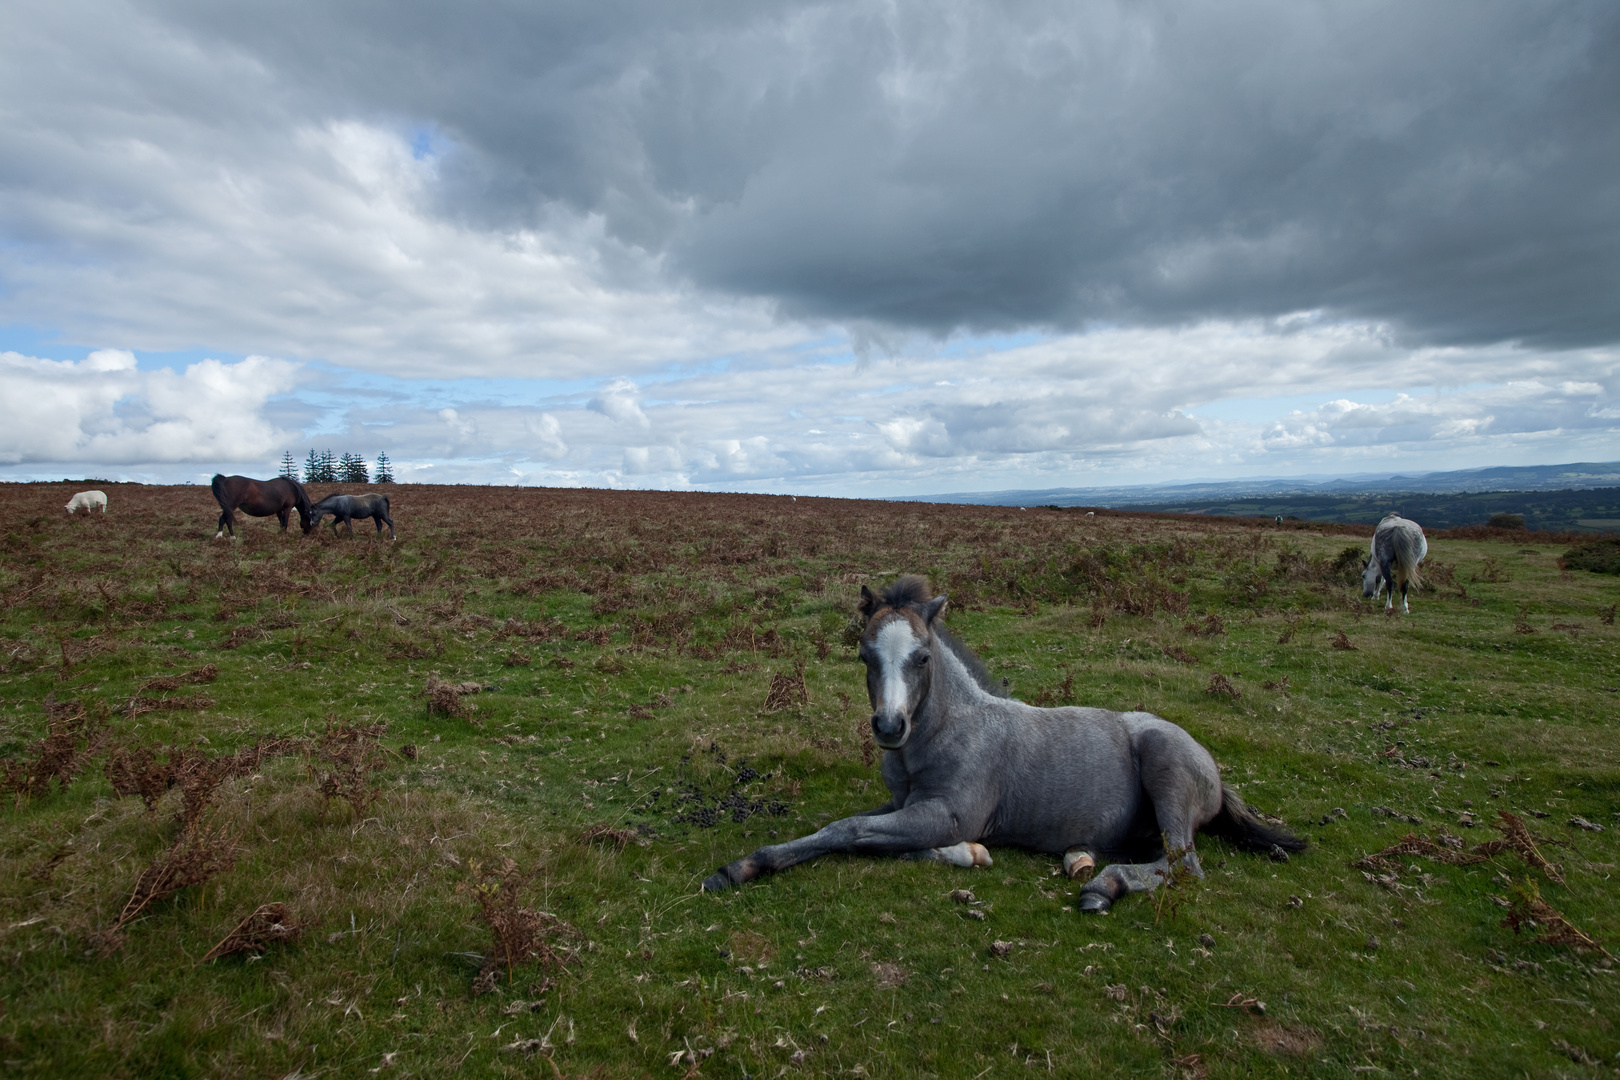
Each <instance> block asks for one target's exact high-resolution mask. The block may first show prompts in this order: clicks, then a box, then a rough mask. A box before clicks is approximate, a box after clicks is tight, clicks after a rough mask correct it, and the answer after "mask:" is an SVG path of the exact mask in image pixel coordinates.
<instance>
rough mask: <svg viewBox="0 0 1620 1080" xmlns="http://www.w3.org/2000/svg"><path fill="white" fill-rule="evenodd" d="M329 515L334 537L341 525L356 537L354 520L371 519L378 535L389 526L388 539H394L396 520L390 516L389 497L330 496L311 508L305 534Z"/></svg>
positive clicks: (370, 494) (375, 494)
mask: <svg viewBox="0 0 1620 1080" xmlns="http://www.w3.org/2000/svg"><path fill="white" fill-rule="evenodd" d="M327 514H331V515H332V535H333V536H336V535H337V528H338V526H339V525H344V526H347V527H348V530H349V535H350V536H353V535H354V519H355V518H370V519H371V520H373V521H375V522H376V523H377V535H379V536H381V535H382V530H383V524H384V523H387V525H388V539H390V540H392V539H393V538H394V519H393V518H391V517H389V516H388V496H386V495H379V494H377V493H376V492H371V493H369V494H366V495H328V496H327V497H326V498H324V499H322V500H321V501H320V502H318V503H316V504H315V505H314V506H312V507H310V508H309V524H308V525H306V526H305V527H304V532H305V533H308V532H309V531H310V530H312V529H314V528H316V527H317V526H319V525H320V523H321V519H322V518H324V517H326V515H327Z"/></svg>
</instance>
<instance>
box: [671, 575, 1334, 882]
mask: <svg viewBox="0 0 1620 1080" xmlns="http://www.w3.org/2000/svg"><path fill="white" fill-rule="evenodd" d="M944 608H945V597H943V596H939V597H930V596H929V591H928V583H927V582H926V581H924V580H923V579H922V578H920V577H912V576H908V577H903V578H901V579H900V580H898V581H896V582H895V583H894V584H893V585H891V586H889V588H888V589H886V590H884V593H883V595H882V596H881V597H878V596H874V595H873V594H872V592H871V590H869V589H866V588H864V587H863V588H862V589H861V613H862V614H863V615H865V616H866V629H865V632H864V633H863V634H862V636H861V644H860V658H861V660H862V661H863V662H864V663H865V664H866V689H867V694H868V695H869V696H870V697H871V699H872V735H873V738H874V739H875V740H876V742H877V744H878V745H879V746H881V747H882V748H883V749H884V751H885V753H884V755H883V782H884V783H885V784H887V785H888V788H889V791H890V793H891V794H892V795H893V798H892V799H890V801H889V802H887V803H885V804H884V805H883V806H880V807H878V808H877V809H875V810H868V811H866V812H865V813H862V814H857V815H855V816H854V817H848V818H844V819H843V820H841V821H834V822H832V823H831V824H829V825H827V826H826V827H824V828H822V829H820V830H819V831H817V832H815V833H813V834H811V835H810V836H806V837H803V838H801V839H798V840H791V841H789V842H787V843H785V844H772V845H771V846H769V847H763V848H760V849H759V850H758V851H756V852H754V853H753V854H752V855H749V856H746V857H745V858H741V859H738V860H737V861H736V862H734V863H731V864H729V865H727V866H723V867H721V868H720V870H719V871H718V872H717V873H715V874H714V875H713V876H711V877H710V878H709V879H708V880H707V881H705V882H704V883H703V887H704V888H705V889H706V890H708V891H711V892H718V891H720V890H722V889H726V888H729V887H731V886H733V885H741V884H743V883H744V882H746V881H751V880H752V879H754V878H756V877H758V876H759V875H760V874H762V873H766V872H768V871H777V870H785V869H787V868H788V867H790V866H793V865H795V864H796V863H801V862H805V861H806V860H808V859H814V858H816V857H817V856H820V855H826V854H828V853H830V852H849V853H859V854H865V855H898V856H906V857H911V858H931V859H938V860H940V861H942V862H949V863H953V864H955V865H958V866H973V865H981V866H988V865H989V864H990V857H989V852H988V851H986V850H985V846H984V845H987V844H989V845H997V844H1006V845H1010V846H1014V847H1022V848H1032V849H1034V850H1036V851H1044V852H1047V853H1049V854H1053V855H1064V856H1065V860H1064V862H1065V869H1066V870H1067V869H1070V867H1071V866H1088V865H1089V864H1091V863H1092V861H1093V855H1094V854H1095V855H1097V856H1101V855H1119V856H1124V857H1126V858H1136V857H1141V856H1155V855H1156V856H1157V858H1156V859H1153V860H1152V861H1147V862H1129V861H1126V862H1115V863H1113V864H1112V865H1109V866H1107V867H1106V868H1105V869H1103V871H1102V872H1101V873H1099V874H1097V876H1096V877H1095V878H1093V879H1092V880H1091V881H1089V882H1087V883H1086V885H1085V886H1084V888H1083V889H1082V890H1081V892H1080V908H1081V910H1083V911H1099V912H1100V911H1107V910H1108V909H1109V908H1110V907H1111V906H1112V905H1113V903H1114V901H1116V900H1118V899H1120V898H1121V897H1122V896H1124V895H1125V894H1126V893H1129V892H1141V891H1145V890H1148V889H1152V888H1154V887H1155V886H1157V885H1158V884H1160V883H1161V882H1163V881H1165V880H1167V879H1168V878H1169V877H1170V876H1171V874H1172V873H1173V871H1172V870H1171V869H1170V861H1171V859H1172V858H1174V859H1176V860H1177V861H1178V862H1179V863H1180V865H1182V866H1184V867H1185V868H1186V869H1187V870H1188V871H1190V872H1191V873H1193V874H1196V875H1199V876H1202V875H1203V869H1202V867H1201V866H1200V865H1199V862H1198V855H1197V853H1196V852H1194V851H1193V834H1194V833H1195V832H1197V831H1198V830H1200V829H1203V830H1205V831H1207V832H1211V833H1214V834H1216V835H1219V836H1224V837H1226V838H1228V839H1230V840H1231V841H1233V842H1234V843H1235V844H1236V845H1237V846H1238V847H1240V848H1244V849H1247V850H1251V851H1264V852H1270V853H1271V854H1272V855H1273V857H1276V858H1281V857H1284V853H1285V852H1287V851H1299V850H1302V849H1303V848H1304V847H1305V842H1304V841H1303V840H1300V839H1298V838H1297V837H1294V836H1291V835H1289V834H1288V833H1286V832H1283V831H1281V830H1278V829H1273V828H1270V827H1268V826H1267V825H1266V824H1264V823H1263V822H1262V821H1260V819H1259V818H1258V817H1256V816H1255V814H1254V813H1253V811H1251V810H1249V808H1248V807H1246V806H1245V805H1244V804H1243V801H1242V800H1241V799H1240V798H1238V796H1237V793H1236V792H1234V791H1233V790H1232V789H1231V788H1229V787H1227V786H1226V785H1225V784H1223V783H1221V778H1220V773H1219V772H1217V771H1216V768H1215V761H1214V759H1212V758H1211V757H1210V755H1209V751H1207V750H1205V749H1204V748H1203V747H1202V746H1200V745H1198V743H1197V742H1196V741H1195V740H1194V739H1193V737H1192V736H1191V735H1188V734H1187V733H1186V732H1185V731H1183V730H1182V729H1181V728H1179V727H1177V726H1176V725H1175V724H1172V723H1170V722H1169V721H1168V720H1163V719H1161V718H1159V717H1157V716H1154V715H1152V714H1151V713H1145V712H1129V713H1117V712H1109V711H1107V710H1105V709H1081V708H1062V709H1040V708H1036V707H1035V706H1032V705H1026V704H1024V703H1023V702H1020V701H1013V700H1011V699H1010V698H1007V697H1005V696H1002V695H1001V694H1000V693H998V691H997V689H996V688H995V687H994V686H993V685H992V683H991V680H990V678H989V676H988V675H987V674H986V673H985V670H984V667H983V665H982V664H980V663H979V661H978V658H977V657H975V656H974V655H973V654H972V653H971V652H969V651H968V650H967V648H966V647H964V646H963V645H962V644H961V643H960V642H958V641H957V640H956V639H955V638H953V637H952V636H951V635H950V634H949V633H947V632H946V630H945V628H944V626H943V625H942V624H941V623H940V621H939V616H940V613H941V612H942V611H943V610H944Z"/></svg>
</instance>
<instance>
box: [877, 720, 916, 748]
mask: <svg viewBox="0 0 1620 1080" xmlns="http://www.w3.org/2000/svg"><path fill="white" fill-rule="evenodd" d="M910 734H911V721H910V720H909V719H907V717H906V716H905V714H903V713H897V712H896V713H883V712H875V713H873V714H872V739H873V741H874V742H876V743H877V744H878V745H879V746H881V747H882V748H883V749H885V750H898V749H899V748H900V747H901V746H902V745H904V743H905V741H906V736H908V735H910Z"/></svg>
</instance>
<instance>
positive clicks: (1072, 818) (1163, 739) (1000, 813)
mask: <svg viewBox="0 0 1620 1080" xmlns="http://www.w3.org/2000/svg"><path fill="white" fill-rule="evenodd" d="M998 705H1000V708H999V709H997V710H996V711H997V712H998V713H1000V715H999V716H997V717H996V718H995V720H994V722H993V723H992V724H991V725H989V728H990V730H991V731H993V732H996V734H997V737H996V739H995V742H996V743H998V744H999V745H998V746H996V748H995V749H994V750H992V751H991V755H992V756H994V757H996V758H998V759H999V761H998V765H997V775H998V783H997V787H998V788H999V790H998V792H997V795H998V798H997V803H996V808H995V811H994V816H993V818H992V820H991V822H990V824H989V831H988V832H987V834H986V836H985V838H984V842H985V843H987V844H992V845H994V844H1010V845H1014V846H1017V847H1025V848H1031V849H1034V850H1036V851H1046V852H1050V853H1053V854H1061V853H1063V852H1065V851H1068V850H1069V849H1070V848H1073V847H1090V848H1092V849H1094V850H1103V851H1119V850H1124V849H1126V848H1129V847H1131V846H1132V845H1133V844H1135V843H1137V842H1139V841H1141V840H1142V839H1143V838H1144V837H1151V836H1152V835H1153V834H1154V833H1155V827H1154V825H1153V824H1152V822H1151V821H1150V820H1149V818H1151V816H1152V807H1151V804H1150V801H1149V799H1148V795H1147V791H1146V788H1145V787H1144V781H1145V780H1146V779H1148V778H1147V777H1144V775H1143V771H1144V762H1145V763H1146V767H1147V768H1151V769H1153V770H1161V771H1162V770H1167V769H1172V768H1173V769H1175V770H1177V771H1179V772H1183V773H1185V774H1186V775H1187V777H1188V780H1187V783H1188V784H1189V785H1190V786H1191V788H1192V790H1189V791H1188V792H1187V795H1188V797H1189V798H1191V799H1192V801H1193V802H1195V803H1199V804H1206V803H1207V804H1210V806H1211V807H1213V808H1214V809H1218V808H1219V805H1220V773H1219V772H1218V771H1217V770H1216V768H1215V761H1214V759H1213V758H1211V757H1210V755H1209V752H1208V751H1207V750H1205V749H1204V748H1203V747H1202V746H1200V745H1199V744H1198V742H1197V740H1195V739H1194V738H1193V737H1192V736H1191V735H1189V734H1187V732H1186V731H1184V730H1183V729H1182V728H1180V727H1178V726H1177V725H1175V724H1173V723H1171V722H1170V721H1168V720H1166V719H1164V718H1163V717H1160V716H1155V715H1153V714H1152V713H1146V712H1124V713H1121V712H1113V711H1110V710H1108V709H1096V708H1078V707H1071V708H1059V709H1043V708H1038V707H1036V706H1033V705H1026V704H1024V703H1023V702H1019V701H1004V702H998ZM986 749H987V750H989V749H990V748H989V747H987V748H986ZM1214 809H1211V811H1210V813H1211V814H1213V812H1214Z"/></svg>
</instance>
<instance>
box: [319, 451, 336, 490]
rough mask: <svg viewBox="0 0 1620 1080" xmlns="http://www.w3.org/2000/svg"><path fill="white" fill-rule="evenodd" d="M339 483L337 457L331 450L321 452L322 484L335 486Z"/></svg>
mask: <svg viewBox="0 0 1620 1080" xmlns="http://www.w3.org/2000/svg"><path fill="white" fill-rule="evenodd" d="M337 482H338V471H337V455H336V454H334V453H332V451H330V450H322V451H321V483H323V484H335V483H337Z"/></svg>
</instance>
